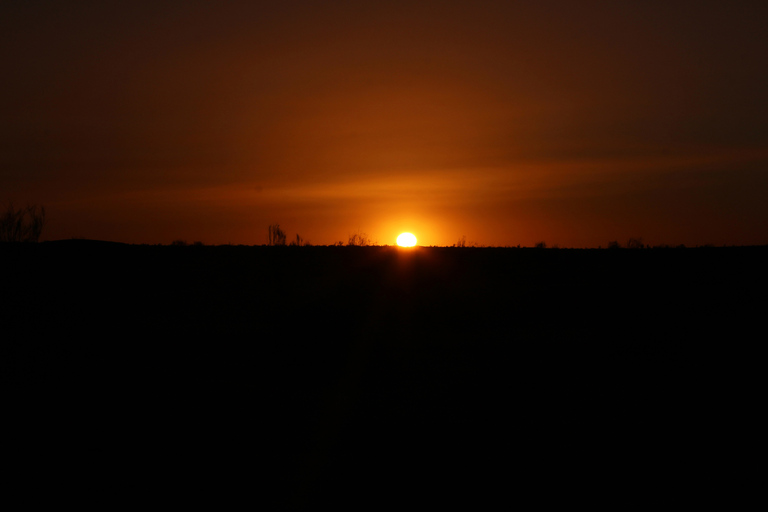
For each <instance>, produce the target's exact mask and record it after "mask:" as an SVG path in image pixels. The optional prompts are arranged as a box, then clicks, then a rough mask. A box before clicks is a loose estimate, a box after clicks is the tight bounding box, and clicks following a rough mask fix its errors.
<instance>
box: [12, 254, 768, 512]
mask: <svg viewBox="0 0 768 512" xmlns="http://www.w3.org/2000/svg"><path fill="white" fill-rule="evenodd" d="M766 256H768V248H766V247H743V248H697V249H638V250H625V249H622V250H567V249H501V248H498V249H497V248H461V249H459V248H415V249H412V250H402V249H397V248H393V247H244V246H238V247H235V246H217V247H205V246H203V247H197V246H187V247H174V246H132V245H123V244H113V243H106V242H95V241H82V240H73V241H60V242H44V243H40V244H14V245H11V244H7V245H0V262H1V263H2V266H3V272H2V275H0V288H1V289H2V299H1V300H2V304H1V305H2V333H3V335H2V338H3V341H2V354H1V356H2V379H3V387H4V388H5V390H6V391H5V395H6V396H7V397H8V398H7V402H6V403H7V410H8V411H9V413H10V414H8V416H7V418H8V419H7V420H6V423H7V424H9V425H10V427H11V429H10V432H11V433H9V434H6V436H7V437H6V440H7V441H8V444H9V445H10V446H12V447H13V448H12V450H13V452H14V454H16V455H17V458H16V459H14V460H17V461H18V462H17V463H16V464H17V465H16V467H17V468H18V471H17V473H18V474H19V475H21V479H22V480H23V479H24V475H29V478H31V479H33V480H37V481H41V480H43V479H44V478H45V477H43V476H42V475H43V474H54V475H60V476H59V478H60V479H61V482H65V481H66V482H70V479H71V481H72V482H76V483H74V484H72V485H66V486H65V487H68V491H69V492H72V493H76V494H77V493H80V492H82V493H85V495H90V493H91V492H96V491H93V489H98V490H99V492H103V491H108V492H110V493H112V494H113V495H117V496H123V497H124V498H125V499H126V500H138V501H142V496H146V495H148V494H149V493H150V492H154V491H160V492H162V493H163V495H166V496H174V497H176V498H174V500H175V499H177V497H179V496H183V497H189V498H194V499H198V498H199V499H202V498H203V497H206V496H207V497H210V498H212V499H215V500H217V501H220V500H222V499H225V497H227V496H231V495H234V494H237V493H243V492H246V493H248V494H251V493H252V494H251V499H252V500H253V503H255V504H270V505H280V506H282V505H284V506H288V507H301V506H302V505H307V506H310V505H311V506H314V505H316V504H317V503H320V502H325V501H327V502H328V503H331V504H335V505H336V506H352V507H354V506H364V508H365V507H368V508H370V506H372V505H384V504H398V503H402V502H403V500H404V499H407V500H409V503H421V504H422V505H427V506H429V505H437V504H441V503H456V502H459V501H465V502H466V503H468V504H479V503H482V502H484V501H486V500H487V501H488V502H492V501H495V500H498V499H502V500H505V501H504V502H506V503H520V504H522V503H529V502H531V501H532V502H533V503H537V504H538V503H541V504H544V503H550V502H557V503H573V502H581V501H583V500H589V502H590V503H598V502H601V501H602V502H606V503H610V504H619V503H621V504H625V503H633V502H638V503H639V502H655V499H656V498H657V497H659V496H661V495H662V494H663V493H665V492H673V493H675V494H676V495H678V496H680V497H683V496H685V495H688V494H690V493H694V494H696V493H701V492H703V491H702V489H709V490H708V491H707V492H712V489H714V488H723V486H724V485H725V482H726V480H727V479H728V478H730V477H731V476H733V472H734V471H737V470H734V469H729V470H725V469H724V468H726V467H728V468H733V467H734V461H735V458H734V457H736V455H734V454H735V453H737V452H740V450H742V449H745V446H741V447H740V443H746V446H747V447H748V446H749V441H747V439H748V438H749V437H748V433H749V430H750V428H752V427H751V425H753V423H752V421H751V420H750V418H749V416H750V414H751V412H750V411H751V409H752V408H753V407H754V403H752V400H753V399H754V395H755V394H756V393H755V391H754V390H755V389H756V386H757V383H756V381H757V375H756V374H755V373H754V372H753V371H752V369H751V368H752V365H751V364H749V363H750V361H751V360H752V361H754V354H757V353H759V352H758V348H759V346H761V345H762V343H763V342H762V341H761V337H760V335H759V334H757V333H756V332H755V331H754V330H753V329H755V328H756V327H758V326H759V325H760V324H759V320H760V319H761V317H762V315H763V313H764V309H765V301H764V292H765V284H766V278H765V272H764V271H763V265H764V263H765V261H766ZM740 478H741V476H740ZM724 492H725V491H724ZM728 492H730V491H728Z"/></svg>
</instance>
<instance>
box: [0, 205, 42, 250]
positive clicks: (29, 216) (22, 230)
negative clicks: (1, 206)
mask: <svg viewBox="0 0 768 512" xmlns="http://www.w3.org/2000/svg"><path fill="white" fill-rule="evenodd" d="M44 225H45V208H43V207H42V206H39V207H38V206H37V205H27V207H26V208H19V209H18V210H17V209H16V208H15V207H14V206H13V203H11V202H9V203H8V208H7V209H6V210H5V212H4V213H2V215H0V242H37V241H38V240H39V239H40V233H42V231H43V226H44Z"/></svg>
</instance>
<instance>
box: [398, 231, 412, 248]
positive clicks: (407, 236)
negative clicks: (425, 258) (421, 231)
mask: <svg viewBox="0 0 768 512" xmlns="http://www.w3.org/2000/svg"><path fill="white" fill-rule="evenodd" d="M397 245H399V246H400V247H413V246H414V245H416V237H415V236H413V233H402V234H401V235H400V236H398V237H397Z"/></svg>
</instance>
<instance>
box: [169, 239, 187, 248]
mask: <svg viewBox="0 0 768 512" xmlns="http://www.w3.org/2000/svg"><path fill="white" fill-rule="evenodd" d="M171 245H173V246H175V247H186V246H187V241H186V240H174V241H173V242H171Z"/></svg>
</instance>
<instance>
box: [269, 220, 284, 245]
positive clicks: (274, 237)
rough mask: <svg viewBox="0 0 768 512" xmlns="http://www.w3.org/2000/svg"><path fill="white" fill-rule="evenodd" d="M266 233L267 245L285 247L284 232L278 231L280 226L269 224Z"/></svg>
mask: <svg viewBox="0 0 768 512" xmlns="http://www.w3.org/2000/svg"><path fill="white" fill-rule="evenodd" d="M268 232H269V235H268V243H269V245H285V232H284V231H283V230H282V229H280V224H271V225H270V226H269V229H268Z"/></svg>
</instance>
